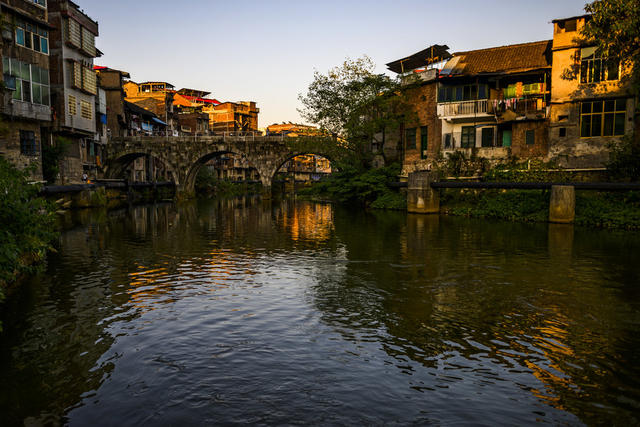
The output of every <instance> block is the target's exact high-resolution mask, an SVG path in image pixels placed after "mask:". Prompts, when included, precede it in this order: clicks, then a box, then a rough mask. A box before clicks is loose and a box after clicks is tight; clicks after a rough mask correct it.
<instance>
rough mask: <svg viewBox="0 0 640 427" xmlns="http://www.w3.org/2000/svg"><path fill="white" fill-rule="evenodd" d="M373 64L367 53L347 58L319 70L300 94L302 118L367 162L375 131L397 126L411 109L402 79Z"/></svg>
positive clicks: (363, 161)
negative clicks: (401, 85)
mask: <svg viewBox="0 0 640 427" xmlns="http://www.w3.org/2000/svg"><path fill="white" fill-rule="evenodd" d="M374 68H375V67H374V64H373V62H372V61H371V59H370V58H369V57H367V56H363V57H362V58H358V59H355V60H353V59H347V60H346V61H344V63H343V64H342V65H341V66H338V67H335V68H333V69H331V70H329V72H328V73H327V74H322V73H320V72H318V71H316V72H315V73H314V77H313V81H312V82H311V84H310V85H309V89H308V91H307V94H306V95H300V96H299V99H300V101H301V102H302V105H303V108H302V109H301V110H299V111H300V113H301V114H302V116H303V118H304V119H306V120H308V121H309V122H311V123H314V124H316V125H318V126H320V128H321V129H323V130H325V131H327V132H329V133H331V134H332V135H334V136H335V137H337V138H339V140H340V141H343V143H344V144H345V145H346V146H347V148H349V149H350V150H351V151H352V152H353V153H355V154H356V155H357V158H358V159H360V160H361V161H362V163H363V164H365V165H366V164H367V163H368V161H369V160H370V159H369V158H368V157H369V155H370V154H369V153H370V152H369V149H368V148H369V146H370V144H371V142H372V140H373V138H374V136H375V134H376V133H379V132H381V131H382V130H386V131H392V130H394V129H397V128H398V127H399V126H400V124H401V123H402V121H403V118H404V115H405V112H406V111H407V110H408V109H407V108H406V102H405V100H404V97H403V95H402V94H401V92H400V86H399V82H398V81H396V80H393V79H391V78H390V77H388V76H386V75H384V74H375V73H374Z"/></svg>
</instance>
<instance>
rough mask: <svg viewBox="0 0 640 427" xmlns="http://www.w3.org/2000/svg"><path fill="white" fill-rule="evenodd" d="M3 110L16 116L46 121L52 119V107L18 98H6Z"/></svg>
mask: <svg viewBox="0 0 640 427" xmlns="http://www.w3.org/2000/svg"><path fill="white" fill-rule="evenodd" d="M3 112H4V113H5V114H7V115H10V116H14V117H22V118H25V119H33V120H40V121H45V122H48V121H51V107H49V106H48V105H40V104H33V103H31V102H25V101H19V100H17V99H5V101H4V105H3Z"/></svg>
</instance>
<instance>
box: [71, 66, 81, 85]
mask: <svg viewBox="0 0 640 427" xmlns="http://www.w3.org/2000/svg"><path fill="white" fill-rule="evenodd" d="M71 82H72V83H71V86H73V87H75V88H78V89H82V65H80V63H79V62H72V63H71Z"/></svg>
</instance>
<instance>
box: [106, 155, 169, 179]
mask: <svg viewBox="0 0 640 427" xmlns="http://www.w3.org/2000/svg"><path fill="white" fill-rule="evenodd" d="M141 157H145V158H149V157H150V158H152V159H154V162H158V163H159V164H160V165H161V166H162V168H163V169H164V170H165V171H166V172H167V177H166V179H168V180H169V181H172V182H173V183H174V184H175V185H176V186H178V185H180V182H181V180H180V175H179V174H178V171H176V170H175V169H174V168H173V166H172V165H171V163H170V162H168V161H167V160H166V159H164V158H163V157H162V156H159V155H157V154H156V153H153V152H151V151H142V150H129V151H123V152H120V153H117V154H116V155H114V156H112V157H111V160H110V161H109V162H108V163H107V164H106V168H105V172H104V176H105V177H106V178H107V179H118V178H123V174H124V173H125V171H126V170H127V168H129V167H130V166H131V164H132V163H133V162H134V161H135V160H137V159H139V158H141ZM157 178H159V177H156V176H154V177H151V180H152V181H161V180H163V179H157ZM145 180H146V179H145Z"/></svg>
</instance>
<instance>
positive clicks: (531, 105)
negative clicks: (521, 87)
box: [491, 96, 546, 115]
mask: <svg viewBox="0 0 640 427" xmlns="http://www.w3.org/2000/svg"><path fill="white" fill-rule="evenodd" d="M491 103H492V106H491V108H492V111H494V112H495V113H496V114H502V113H504V112H506V111H513V112H514V113H516V114H518V115H526V114H528V113H535V112H540V111H544V110H545V107H546V102H545V101H544V97H543V96H538V97H531V98H512V99H492V100H491Z"/></svg>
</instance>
